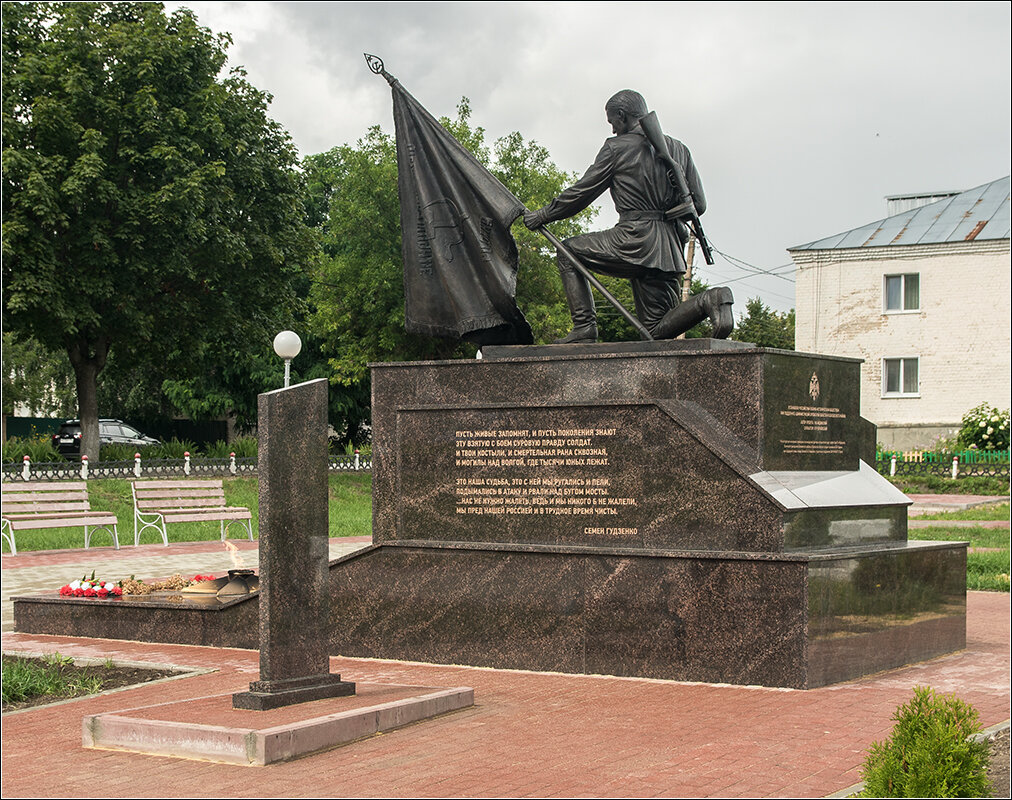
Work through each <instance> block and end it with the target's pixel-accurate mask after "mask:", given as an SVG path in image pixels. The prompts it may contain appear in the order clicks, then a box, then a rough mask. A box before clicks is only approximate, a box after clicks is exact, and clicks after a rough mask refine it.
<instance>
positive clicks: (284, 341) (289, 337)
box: [274, 331, 302, 389]
mask: <svg viewBox="0 0 1012 800" xmlns="http://www.w3.org/2000/svg"><path fill="white" fill-rule="evenodd" d="M301 351H302V339H300V338H299V334H297V333H296V332H295V331H281V333H279V334H278V335H277V336H275V337H274V352H275V353H277V354H278V358H283V359H284V361H285V388H286V389H287V388H288V384H289V381H290V378H289V375H290V371H291V366H292V359H293V358H295V357H296V356H297V355H298V354H299V353H300V352H301Z"/></svg>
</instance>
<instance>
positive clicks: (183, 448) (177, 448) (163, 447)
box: [131, 436, 197, 458]
mask: <svg viewBox="0 0 1012 800" xmlns="http://www.w3.org/2000/svg"><path fill="white" fill-rule="evenodd" d="M183 453H189V454H190V455H191V456H193V455H196V453H197V445H196V444H194V443H193V442H188V441H186V440H182V441H180V440H179V439H177V438H176V437H175V436H173V437H172V438H171V439H169V440H168V441H167V442H162V443H161V444H156V445H152V446H151V448H150V449H145V451H144V452H143V453H141V456H142V457H145V458H182V457H183ZM131 457H132V456H131Z"/></svg>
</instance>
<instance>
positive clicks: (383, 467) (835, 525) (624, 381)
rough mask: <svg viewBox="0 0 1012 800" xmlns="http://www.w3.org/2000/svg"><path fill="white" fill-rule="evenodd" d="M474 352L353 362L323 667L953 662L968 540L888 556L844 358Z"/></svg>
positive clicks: (749, 676)
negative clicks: (356, 485) (352, 659)
mask: <svg viewBox="0 0 1012 800" xmlns="http://www.w3.org/2000/svg"><path fill="white" fill-rule="evenodd" d="M483 355H484V358H483V359H482V360H480V361H474V362H461V361H457V362H431V363H403V364H381V365H374V366H373V435H374V438H373V459H374V460H373V464H374V467H373V470H374V474H373V541H374V547H373V548H371V549H370V550H365V551H360V552H359V553H357V554H353V555H351V556H349V557H347V558H345V559H343V560H342V561H340V562H339V563H338V564H337V565H336V568H335V570H334V572H333V574H332V586H333V591H334V600H335V602H334V606H333V620H334V622H333V625H332V627H331V631H332V637H333V645H332V647H333V650H334V652H340V653H342V654H344V655H350V656H380V657H390V658H403V659H416V660H423V661H437V662H451V663H466V664H475V665H482V666H491V667H515V668H524V669H535V670H558V671H563V672H592V673H607V674H616V675H637V676H644V677H654V678H671V679H679V680H701V681H714V682H725V683H735V684H763V685H768V686H791V687H813V686H820V685H824V684H826V683H832V682H836V681H841V680H846V679H848V678H853V677H856V676H859V675H863V674H867V673H870V672H875V671H878V670H881V669H885V668H888V667H893V666H899V665H901V664H905V663H908V662H912V661H918V660H921V659H924V658H930V657H932V656H935V655H938V654H940V653H944V652H949V651H952V650H956V649H959V648H962V647H963V646H964V645H965V557H966V554H965V545H964V544H961V543H923V542H918V543H909V542H908V541H907V530H906V507H907V505H908V500H907V498H906V497H905V496H904V495H903V494H902V493H901V492H899V491H898V490H896V489H895V488H893V487H892V486H891V485H890V484H889V483H888V481H886V480H885V479H883V478H882V477H881V476H879V475H878V474H877V473H876V472H875V471H874V470H873V469H872V468H871V467H869V466H868V463H873V458H874V448H875V432H874V426H872V425H871V424H870V423H869V422H867V421H866V420H863V419H862V418H861V417H860V414H859V396H860V384H859V381H860V373H859V362H858V361H856V360H852V359H842V358H829V357H823V356H814V355H806V354H799V353H793V352H786V351H773V350H763V349H758V348H755V347H752V346H750V345H743V344H738V343H734V342H716V341H711V340H702V341H698V340H697V341H695V342H694V341H692V340H688V341H676V342H653V343H648V344H639V343H627V344H623V345H620V346H616V345H576V346H554V347H545V348H510V347H502V348H486V349H485V350H484V352H483ZM862 456H863V457H864V460H862Z"/></svg>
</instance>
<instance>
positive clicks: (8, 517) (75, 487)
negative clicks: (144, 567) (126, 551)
mask: <svg viewBox="0 0 1012 800" xmlns="http://www.w3.org/2000/svg"><path fill="white" fill-rule="evenodd" d="M2 496H3V513H2V517H3V524H2V527H0V533H2V535H3V538H4V539H6V540H7V544H9V545H10V548H11V553H12V554H13V555H17V552H18V549H17V546H16V545H15V544H14V531H19V530H34V529H37V528H77V527H83V528H84V546H85V548H87V547H89V546H90V545H91V535H92V534H93V533H94V532H95V530H97V529H101V530H104V531H105V532H106V533H108V534H109V535H110V536H112V542H113V544H114V545H116V549H117V550H119V537H118V536H117V533H116V524H117V521H118V520H117V519H116V515H115V514H112V513H110V512H108V511H92V510H91V506H90V504H89V502H88V484H86V483H85V482H84V481H72V482H68V481H50V482H39V483H5V484H3V495H2Z"/></svg>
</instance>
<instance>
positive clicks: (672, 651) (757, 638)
mask: <svg viewBox="0 0 1012 800" xmlns="http://www.w3.org/2000/svg"><path fill="white" fill-rule="evenodd" d="M963 576H965V546H963V545H961V544H958V543H957V544H951V543H924V542H916V543H909V544H902V545H896V546H884V547H881V548H878V549H875V550H863V551H862V550H850V551H848V552H838V553H834V554H829V553H790V554H756V553H720V554H717V553H707V554H703V553H698V552H675V551H654V552H650V551H647V552H644V551H642V550H630V549H623V548H603V549H595V550H593V551H591V550H588V549H580V548H573V547H565V548H564V547H550V546H538V545H528V546H510V545H491V544H490V545H472V544H464V543H460V544H449V543H436V542H396V543H390V544H385V545H380V546H377V547H375V548H373V549H372V550H366V551H360V552H359V553H354V554H351V555H349V556H346V557H345V558H344V559H342V560H341V561H340V562H338V563H337V564H336V565H335V569H334V571H333V573H332V581H333V586H334V602H333V608H334V624H333V626H332V645H331V647H332V651H333V652H334V653H340V654H341V655H345V656H353V657H377V658H393V659H404V660H411V661H427V662H436V663H449V664H470V665H475V666H483V667H493V668H501V669H505V668H513V669H529V670H536V671H553V672H570V673H590V674H605V675H621V676H636V677H647V678H661V679H669V680H685V681H705V682H712V683H730V684H739V685H762V686H779V687H792V688H798V689H807V688H815V687H818V686H824V685H827V684H831V683H837V682H840V681H845V680H850V679H852V678H856V677H860V676H862V675H868V674H870V673H873V672H879V671H881V670H884V669H889V668H892V667H898V666H902V665H904V664H908V663H911V662H915V661H921V660H924V659H927V658H933V657H935V656H937V655H941V654H943V653H948V652H952V651H954V650H959V649H962V648H963V647H965V645H966V627H965V617H966V592H965V577H963Z"/></svg>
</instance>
